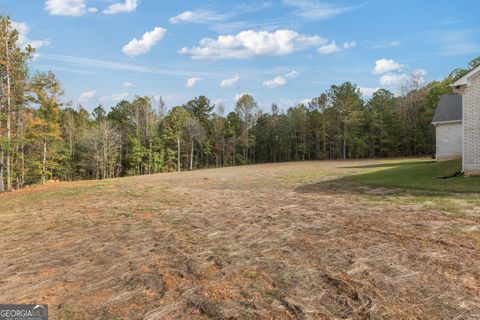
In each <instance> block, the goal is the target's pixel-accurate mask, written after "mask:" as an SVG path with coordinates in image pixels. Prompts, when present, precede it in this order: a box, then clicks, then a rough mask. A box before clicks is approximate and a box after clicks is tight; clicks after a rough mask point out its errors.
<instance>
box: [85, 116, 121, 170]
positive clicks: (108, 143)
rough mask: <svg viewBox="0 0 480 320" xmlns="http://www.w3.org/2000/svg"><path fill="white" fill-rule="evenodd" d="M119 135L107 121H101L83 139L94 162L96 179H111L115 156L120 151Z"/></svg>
mask: <svg viewBox="0 0 480 320" xmlns="http://www.w3.org/2000/svg"><path fill="white" fill-rule="evenodd" d="M120 138H121V135H120V133H119V132H118V130H117V129H116V128H115V127H113V126H112V125H111V124H110V123H109V122H108V121H107V120H101V121H100V122H99V123H98V124H96V125H95V126H94V127H93V128H92V129H91V130H90V131H88V133H87V135H86V137H85V139H86V144H87V148H88V150H89V151H90V152H89V154H90V155H91V158H92V160H93V161H94V162H95V164H96V167H95V171H96V177H97V178H98V177H99V176H100V174H101V177H102V178H103V179H106V178H109V177H112V176H113V175H112V173H113V170H112V169H113V168H115V156H116V154H117V153H118V150H119V149H120Z"/></svg>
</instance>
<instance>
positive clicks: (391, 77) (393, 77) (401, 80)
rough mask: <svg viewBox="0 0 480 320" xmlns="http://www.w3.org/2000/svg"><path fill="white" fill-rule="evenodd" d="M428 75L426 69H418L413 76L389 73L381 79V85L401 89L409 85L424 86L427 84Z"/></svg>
mask: <svg viewBox="0 0 480 320" xmlns="http://www.w3.org/2000/svg"><path fill="white" fill-rule="evenodd" d="M426 75H427V71H425V70H424V69H417V70H415V71H413V72H412V73H411V74H406V73H392V72H389V73H386V74H384V75H383V76H382V77H380V84H381V85H382V86H390V87H399V86H402V85H404V84H407V83H411V84H413V85H417V86H422V85H423V84H424V83H425V76H426Z"/></svg>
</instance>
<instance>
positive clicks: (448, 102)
mask: <svg viewBox="0 0 480 320" xmlns="http://www.w3.org/2000/svg"><path fill="white" fill-rule="evenodd" d="M462 109H463V108H462V95H460V94H458V93H453V94H444V95H443V96H441V97H440V101H439V102H438V106H437V110H436V111H435V115H434V116H433V120H432V123H436V122H445V121H457V120H462V119H463V110H462Z"/></svg>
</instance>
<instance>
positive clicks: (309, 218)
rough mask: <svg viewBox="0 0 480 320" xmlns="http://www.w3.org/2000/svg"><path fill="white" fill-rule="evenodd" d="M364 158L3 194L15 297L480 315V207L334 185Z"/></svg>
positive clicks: (79, 308)
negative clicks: (443, 206) (331, 183)
mask: <svg viewBox="0 0 480 320" xmlns="http://www.w3.org/2000/svg"><path fill="white" fill-rule="evenodd" d="M352 163H354V164H355V166H357V167H361V166H362V165H368V164H371V162H368V161H356V162H348V163H344V162H304V163H286V164H274V165H255V166H246V167H237V168H224V169H211V170H201V171H195V172H185V173H181V174H160V175H152V176H143V177H133V178H124V179H114V180H107V181H93V182H75V183H50V184H47V185H44V186H40V187H34V188H30V189H26V190H21V191H17V192H13V193H9V194H4V195H0V240H1V241H0V266H1V268H0V301H2V303H47V304H49V308H50V315H51V319H480V208H479V207H473V208H472V207H469V208H467V209H465V210H464V211H462V212H460V213H459V212H458V210H457V211H456V213H455V214H452V213H449V212H447V211H442V210H439V209H435V207H432V206H430V205H429V204H428V203H421V202H418V201H414V200H415V199H413V198H414V197H413V198H412V197H411V196H410V197H405V198H404V199H403V198H397V199H396V200H395V201H389V200H388V195H387V196H384V195H381V194H382V192H383V191H382V190H380V191H379V190H376V191H375V190H372V192H370V193H362V192H355V191H352V190H350V189H348V188H346V187H343V186H341V185H336V186H335V188H333V189H332V188H330V187H328V188H326V187H324V183H323V181H327V180H334V179H336V178H341V177H343V176H346V175H350V174H353V173H356V172H362V170H363V169H361V168H357V169H352V168H347V166H349V167H351V164H352ZM342 167H343V168H342ZM377 197H383V198H384V200H385V201H376V198H377ZM443 197H447V196H445V195H444V196H443ZM450 197H451V198H452V201H454V200H455V198H456V197H457V196H456V195H451V196H450ZM402 199H403V200H402ZM412 199H413V200H412Z"/></svg>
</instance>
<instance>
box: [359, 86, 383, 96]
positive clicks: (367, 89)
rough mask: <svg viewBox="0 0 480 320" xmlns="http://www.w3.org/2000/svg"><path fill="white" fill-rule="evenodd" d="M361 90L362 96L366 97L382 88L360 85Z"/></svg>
mask: <svg viewBox="0 0 480 320" xmlns="http://www.w3.org/2000/svg"><path fill="white" fill-rule="evenodd" d="M359 89H360V92H361V93H362V96H364V97H371V96H373V94H374V93H375V92H376V91H378V90H380V88H378V87H377V88H372V87H360V88H359Z"/></svg>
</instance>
